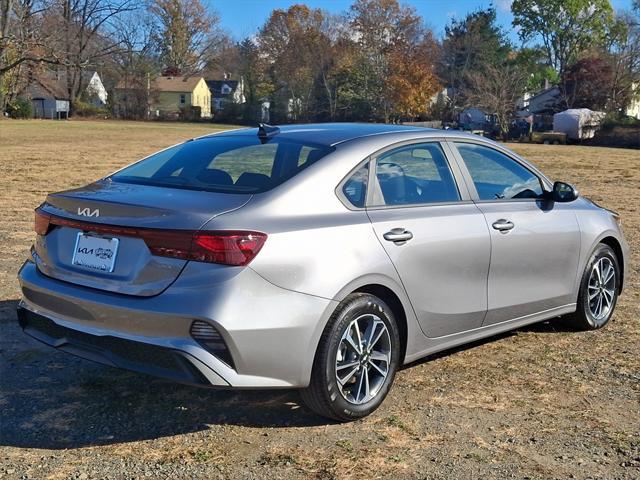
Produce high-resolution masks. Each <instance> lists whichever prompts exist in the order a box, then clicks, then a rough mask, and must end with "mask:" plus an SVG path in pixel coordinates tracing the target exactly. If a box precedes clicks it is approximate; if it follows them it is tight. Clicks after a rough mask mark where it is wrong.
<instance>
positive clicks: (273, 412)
mask: <svg viewBox="0 0 640 480" xmlns="http://www.w3.org/2000/svg"><path fill="white" fill-rule="evenodd" d="M216 128H220V127H218V126H213V125H204V124H199V125H195V124H162V123H135V122H89V121H86V122H85V121H82V122H80V121H69V122H52V121H8V120H0V178H1V183H0V186H1V189H0V200H1V203H0V205H1V207H2V216H0V246H1V251H2V255H1V256H0V332H1V333H0V387H1V388H0V478H3V479H4V478H10V479H13V478H53V479H63V478H91V479H92V478H140V477H145V478H264V477H267V476H268V477H269V478H321V479H330V478H362V479H365V478H379V477H392V478H425V479H427V478H459V479H464V478H530V479H537V478H579V479H580V478H584V479H586V478H594V479H596V478H601V479H614V478H615V479H637V478H640V420H638V419H639V418H640V401H639V399H640V359H639V355H638V354H639V352H640V320H639V318H638V314H639V309H638V302H639V300H640V276H639V270H638V265H640V256H639V252H640V201H639V199H638V192H640V170H639V167H640V152H639V151H638V150H624V149H608V148H597V147H580V146H544V145H524V144H522V145H521V144H511V145H509V146H510V147H511V148H513V149H514V150H516V151H517V152H518V153H520V154H522V155H523V156H525V157H526V158H528V159H530V160H532V161H533V162H534V163H536V164H537V165H538V166H539V167H541V168H542V170H543V171H545V172H546V173H547V174H548V175H549V176H550V177H551V178H553V179H557V180H565V181H568V182H571V183H574V184H575V185H576V186H577V187H578V188H579V190H580V192H581V194H583V195H586V196H588V197H590V198H592V199H593V200H595V201H596V202H598V203H600V204H602V205H603V206H606V207H608V208H611V209H613V210H616V211H618V212H620V213H621V215H622V218H623V227H624V230H625V233H626V236H627V239H628V241H629V243H630V244H631V248H632V252H633V254H632V258H631V270H630V272H628V277H627V278H628V281H627V290H626V292H625V294H624V295H623V297H622V298H621V301H620V303H619V305H618V309H617V311H616V314H615V316H614V321H613V322H612V323H611V324H610V325H609V326H608V327H607V328H606V329H604V330H602V331H599V332H580V333H577V332H571V331H567V330H563V329H562V328H559V327H557V326H556V325H555V324H553V323H545V324H542V325H537V326H533V327H530V328H527V329H522V330H519V331H516V332H514V333H512V334H508V335H503V336H500V337H497V338H493V339H491V340H489V341H486V342H482V343H479V344H475V345H474V346H472V347H469V348H462V349H458V350H456V351H453V352H446V353H444V354H440V355H437V356H434V357H432V358H429V359H427V360H425V361H422V362H419V363H417V364H415V365H413V366H411V367H410V368H406V369H404V370H402V371H401V372H400V373H399V375H398V376H397V379H396V384H395V386H394V388H393V390H392V392H391V394H390V396H389V398H388V399H387V400H386V402H385V403H384V405H383V406H382V407H381V408H380V409H379V410H378V411H377V412H376V413H375V414H374V415H372V416H371V417H369V418H367V419H364V420H362V421H359V422H356V423H353V424H349V425H337V424H332V423H328V422H325V421H324V420H323V419H321V418H318V417H316V416H314V415H312V414H310V413H308V412H307V411H305V410H304V409H302V408H299V407H298V404H297V402H298V397H297V394H296V393H295V392H228V391H210V390H202V389H196V388H191V387H186V386H180V385H174V384H170V383H167V382H163V381H161V380H156V379H152V378H149V377H145V376H142V375H137V374H134V373H129V372H124V371H120V370H116V369H111V368H109V367H103V366H100V365H95V364H92V363H90V362H86V361H83V360H79V359H76V358H74V357H71V356H69V355H67V354H64V353H60V352H56V351H54V350H52V349H48V348H47V347H44V346H41V345H40V344H38V343H37V342H35V341H32V340H31V339H29V338H27V337H26V336H24V335H23V334H22V333H21V332H20V331H19V329H18V328H17V326H16V318H15V306H16V302H17V299H18V298H19V290H18V286H17V283H16V279H15V278H16V273H17V271H18V268H19V267H20V265H21V263H22V261H23V259H24V258H25V257H26V256H27V253H28V250H29V247H30V245H31V242H32V240H33V237H34V234H33V232H32V230H33V209H34V207H36V206H37V205H38V204H39V203H40V202H41V201H42V200H43V199H44V197H45V195H46V193H47V192H50V191H56V190H61V189H66V188H69V187H73V186H78V185H82V184H85V183H88V182H89V181H91V180H93V179H96V178H98V177H100V176H102V175H104V174H106V173H108V172H110V171H112V170H115V169H116V168H119V167H121V166H123V165H126V164H127V163H130V162H131V161H133V160H136V159H138V158H140V157H141V156H143V155H145V154H148V153H151V152H153V151H155V150H158V149H160V148H162V147H165V146H168V145H171V144H173V143H176V142H178V141H180V140H183V139H186V138H189V137H193V136H197V135H202V134H205V133H209V132H212V131H214V130H215V129H216ZM125 473H126V474H125Z"/></svg>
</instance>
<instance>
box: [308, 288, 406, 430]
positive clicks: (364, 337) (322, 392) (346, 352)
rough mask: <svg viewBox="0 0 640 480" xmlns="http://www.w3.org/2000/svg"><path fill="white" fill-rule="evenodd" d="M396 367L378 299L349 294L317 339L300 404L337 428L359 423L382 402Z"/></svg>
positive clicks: (396, 351) (393, 337)
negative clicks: (334, 422) (353, 422)
mask: <svg viewBox="0 0 640 480" xmlns="http://www.w3.org/2000/svg"><path fill="white" fill-rule="evenodd" d="M399 362H400V335H399V332H398V327H397V325H396V322H395V318H394V316H393V312H392V311H391V309H390V308H389V306H388V305H387V304H386V303H384V302H383V301H382V300H381V299H379V298H378V297H375V296H373V295H369V294H366V293H353V294H351V295H349V296H348V297H347V298H345V299H344V301H342V302H341V303H340V305H339V306H338V308H336V310H335V312H334V313H333V314H332V315H331V318H330V319H329V322H328V323H327V326H326V327H325V329H324V332H323V333H322V337H321V338H320V344H319V345H318V350H317V352H316V356H315V359H314V363H313V370H312V372H311V382H310V384H309V386H308V387H307V388H306V389H304V390H302V391H301V397H302V401H303V402H304V404H305V405H306V406H307V407H308V408H309V409H311V410H313V411H314V412H315V413H317V414H318V415H321V416H323V417H327V418H331V419H334V420H338V421H340V422H348V421H352V420H356V419H358V418H362V417H365V416H367V415H369V414H370V413H372V412H373V411H374V410H375V409H376V408H378V407H379V406H380V404H381V403H382V401H383V400H384V399H385V397H386V396H387V393H388V392H389V389H390V387H391V385H392V383H393V379H394V377H395V374H396V371H397V369H398V364H399Z"/></svg>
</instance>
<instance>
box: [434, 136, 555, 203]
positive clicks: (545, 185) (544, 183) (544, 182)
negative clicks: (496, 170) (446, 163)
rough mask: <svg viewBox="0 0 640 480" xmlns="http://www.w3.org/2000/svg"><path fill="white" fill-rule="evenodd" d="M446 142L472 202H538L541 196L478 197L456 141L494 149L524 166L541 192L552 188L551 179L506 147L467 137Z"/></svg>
mask: <svg viewBox="0 0 640 480" xmlns="http://www.w3.org/2000/svg"><path fill="white" fill-rule="evenodd" d="M446 142H447V144H449V145H448V146H449V148H450V149H451V152H452V154H453V155H454V156H455V158H456V161H457V163H459V167H460V169H461V170H462V174H463V178H464V181H465V184H466V186H467V188H468V190H469V192H470V194H471V197H472V200H473V202H474V203H517V202H526V203H531V202H540V201H541V200H543V198H491V199H488V200H482V199H480V195H479V194H478V190H477V189H476V185H475V182H474V181H473V177H472V176H471V173H470V172H469V169H468V168H467V164H466V163H465V161H464V158H463V157H462V154H461V153H460V151H459V150H458V148H457V146H456V145H455V144H456V143H469V144H471V145H478V146H480V147H485V148H489V149H492V150H495V151H496V152H499V153H501V154H503V155H504V156H506V157H507V158H509V159H511V160H513V161H514V162H516V163H517V164H518V165H520V166H521V167H522V168H524V169H525V170H527V171H528V172H529V173H531V174H532V175H533V176H535V177H536V178H537V179H538V181H539V182H540V187H541V188H542V191H543V192H548V191H550V190H551V188H553V187H552V186H551V185H552V184H551V181H550V180H549V179H548V178H547V177H546V176H544V174H542V172H540V171H539V170H538V169H537V168H535V167H533V165H530V164H529V162H526V160H524V159H520V158H519V157H517V156H515V155H514V154H513V153H512V152H510V151H509V150H507V149H506V148H501V146H500V145H490V144H488V143H486V142H482V141H474V140H473V139H468V138H449V139H447V140H446Z"/></svg>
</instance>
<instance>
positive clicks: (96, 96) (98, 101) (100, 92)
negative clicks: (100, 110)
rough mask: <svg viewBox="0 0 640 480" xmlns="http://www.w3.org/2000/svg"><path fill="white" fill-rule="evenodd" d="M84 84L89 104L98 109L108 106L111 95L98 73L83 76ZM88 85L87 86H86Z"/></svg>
mask: <svg viewBox="0 0 640 480" xmlns="http://www.w3.org/2000/svg"><path fill="white" fill-rule="evenodd" d="M82 83H83V88H84V91H85V92H86V94H87V96H88V98H89V102H90V103H92V104H94V105H95V106H97V107H103V106H105V105H106V104H107V98H108V96H109V94H108V93H107V89H106V88H104V85H103V84H102V79H101V78H100V75H98V72H87V73H86V74H83V75H82ZM84 84H86V86H85V85H84Z"/></svg>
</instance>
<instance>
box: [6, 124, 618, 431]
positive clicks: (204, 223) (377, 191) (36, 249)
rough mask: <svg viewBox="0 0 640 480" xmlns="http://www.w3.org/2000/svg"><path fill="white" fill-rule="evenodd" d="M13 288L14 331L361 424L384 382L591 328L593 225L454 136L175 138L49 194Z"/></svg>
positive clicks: (595, 266) (604, 283)
mask: <svg viewBox="0 0 640 480" xmlns="http://www.w3.org/2000/svg"><path fill="white" fill-rule="evenodd" d="M35 230H36V234H37V235H36V241H35V245H34V246H33V249H32V251H31V257H30V258H29V259H28V260H27V262H26V263H25V264H24V265H23V267H22V269H21V270H20V273H19V280H20V285H21V288H22V293H23V299H22V301H21V302H20V305H19V307H18V313H19V321H20V324H21V326H22V328H23V329H24V331H25V332H26V333H27V334H28V335H31V336H32V337H34V338H36V339H38V340H40V341H42V342H44V343H46V344H49V345H51V346H53V347H55V348H57V349H59V350H64V351H67V352H70V353H72V354H75V355H78V356H80V357H84V358H87V359H90V360H95V361H98V362H101V363H104V364H107V365H112V366H117V367H122V368H126V369H131V370H135V371H138V372H144V373H148V374H152V375H157V376H160V377H164V378H167V379H171V380H175V381H179V382H184V383H189V384H194V385H203V386H215V387H230V388H297V389H301V392H302V399H303V400H304V402H305V403H306V405H308V407H309V408H311V409H312V410H313V411H315V412H317V413H319V414H320V415H324V416H326V417H330V418H333V419H336V420H339V421H348V420H352V419H356V418H359V417H363V416H365V415H367V414H369V413H371V412H372V411H373V410H375V409H376V408H377V407H378V406H379V405H380V403H381V402H382V401H383V399H384V398H385V396H386V395H387V393H388V391H389V389H390V387H391V384H392V383H393V380H394V375H395V374H396V371H397V370H398V368H399V367H400V366H401V365H403V364H406V363H409V362H412V361H414V360H416V359H419V358H421V357H424V356H426V355H429V354H432V353H434V352H437V351H440V350H444V349H448V348H451V347H454V346H456V345H461V344H464V343H467V342H471V341H475V340H478V339H480V338H483V337H488V336H491V335H496V334H498V333H501V332H505V331H507V330H511V329H514V328H519V327H522V326H524V325H528V324H532V323H535V322H540V321H543V320H548V319H551V318H555V317H559V316H564V318H565V319H566V320H567V321H568V322H570V323H571V324H572V325H574V326H575V327H577V328H581V329H598V328H601V327H603V326H604V325H605V324H606V323H607V322H608V321H609V320H610V319H611V316H612V314H613V311H614V309H615V306H616V301H617V299H618V295H620V293H621V292H622V289H623V286H624V277H625V272H626V271H627V257H628V252H629V249H628V245H627V243H626V242H625V240H624V237H623V234H622V231H621V229H620V219H619V217H618V215H617V214H616V213H614V212H611V211H609V210H606V209H604V208H601V207H599V206H598V205H596V204H594V203H592V202H590V201H589V200H587V199H585V198H580V197H579V196H578V192H577V191H576V190H575V189H574V188H573V187H572V186H571V185H569V184H567V183H562V182H555V183H554V182H552V181H551V180H549V179H548V178H547V177H546V176H545V175H544V174H542V173H541V172H540V171H539V170H538V169H537V168H535V167H534V166H533V165H531V164H530V163H528V162H527V161H526V160H524V159H522V158H521V157H519V156H518V155H516V154H515V153H513V152H511V151H510V150H508V149H506V148H505V147H504V146H502V145H499V144H497V143H494V142H492V141H489V140H487V139H484V138H481V137H478V136H473V135H467V134H464V133H461V132H455V131H441V130H429V129H422V128H414V127H404V126H390V125H358V124H322V125H291V126H286V127H281V128H277V127H271V126H268V125H262V126H260V128H257V129H242V130H235V131H229V132H224V133H219V134H214V135H207V136H204V137H200V138H195V139H193V140H189V141H187V142H185V143H182V144H179V145H176V146H173V147H170V148H168V149H166V150H163V151H161V152H158V153H156V154H154V155H151V156H149V157H147V158H145V159H143V160H141V161H139V162H137V163H134V164H132V165H130V166H128V167H126V168H124V169H122V170H120V171H117V172H115V173H113V174H112V175H109V176H108V177H105V178H103V179H101V180H98V181H96V182H94V183H91V184H89V185H87V186H86V187H82V188H78V189H74V190H69V191H65V192H60V193H55V194H50V195H49V196H47V198H46V200H45V202H44V203H43V204H42V205H41V206H40V207H39V208H38V209H37V210H36V212H35Z"/></svg>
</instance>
